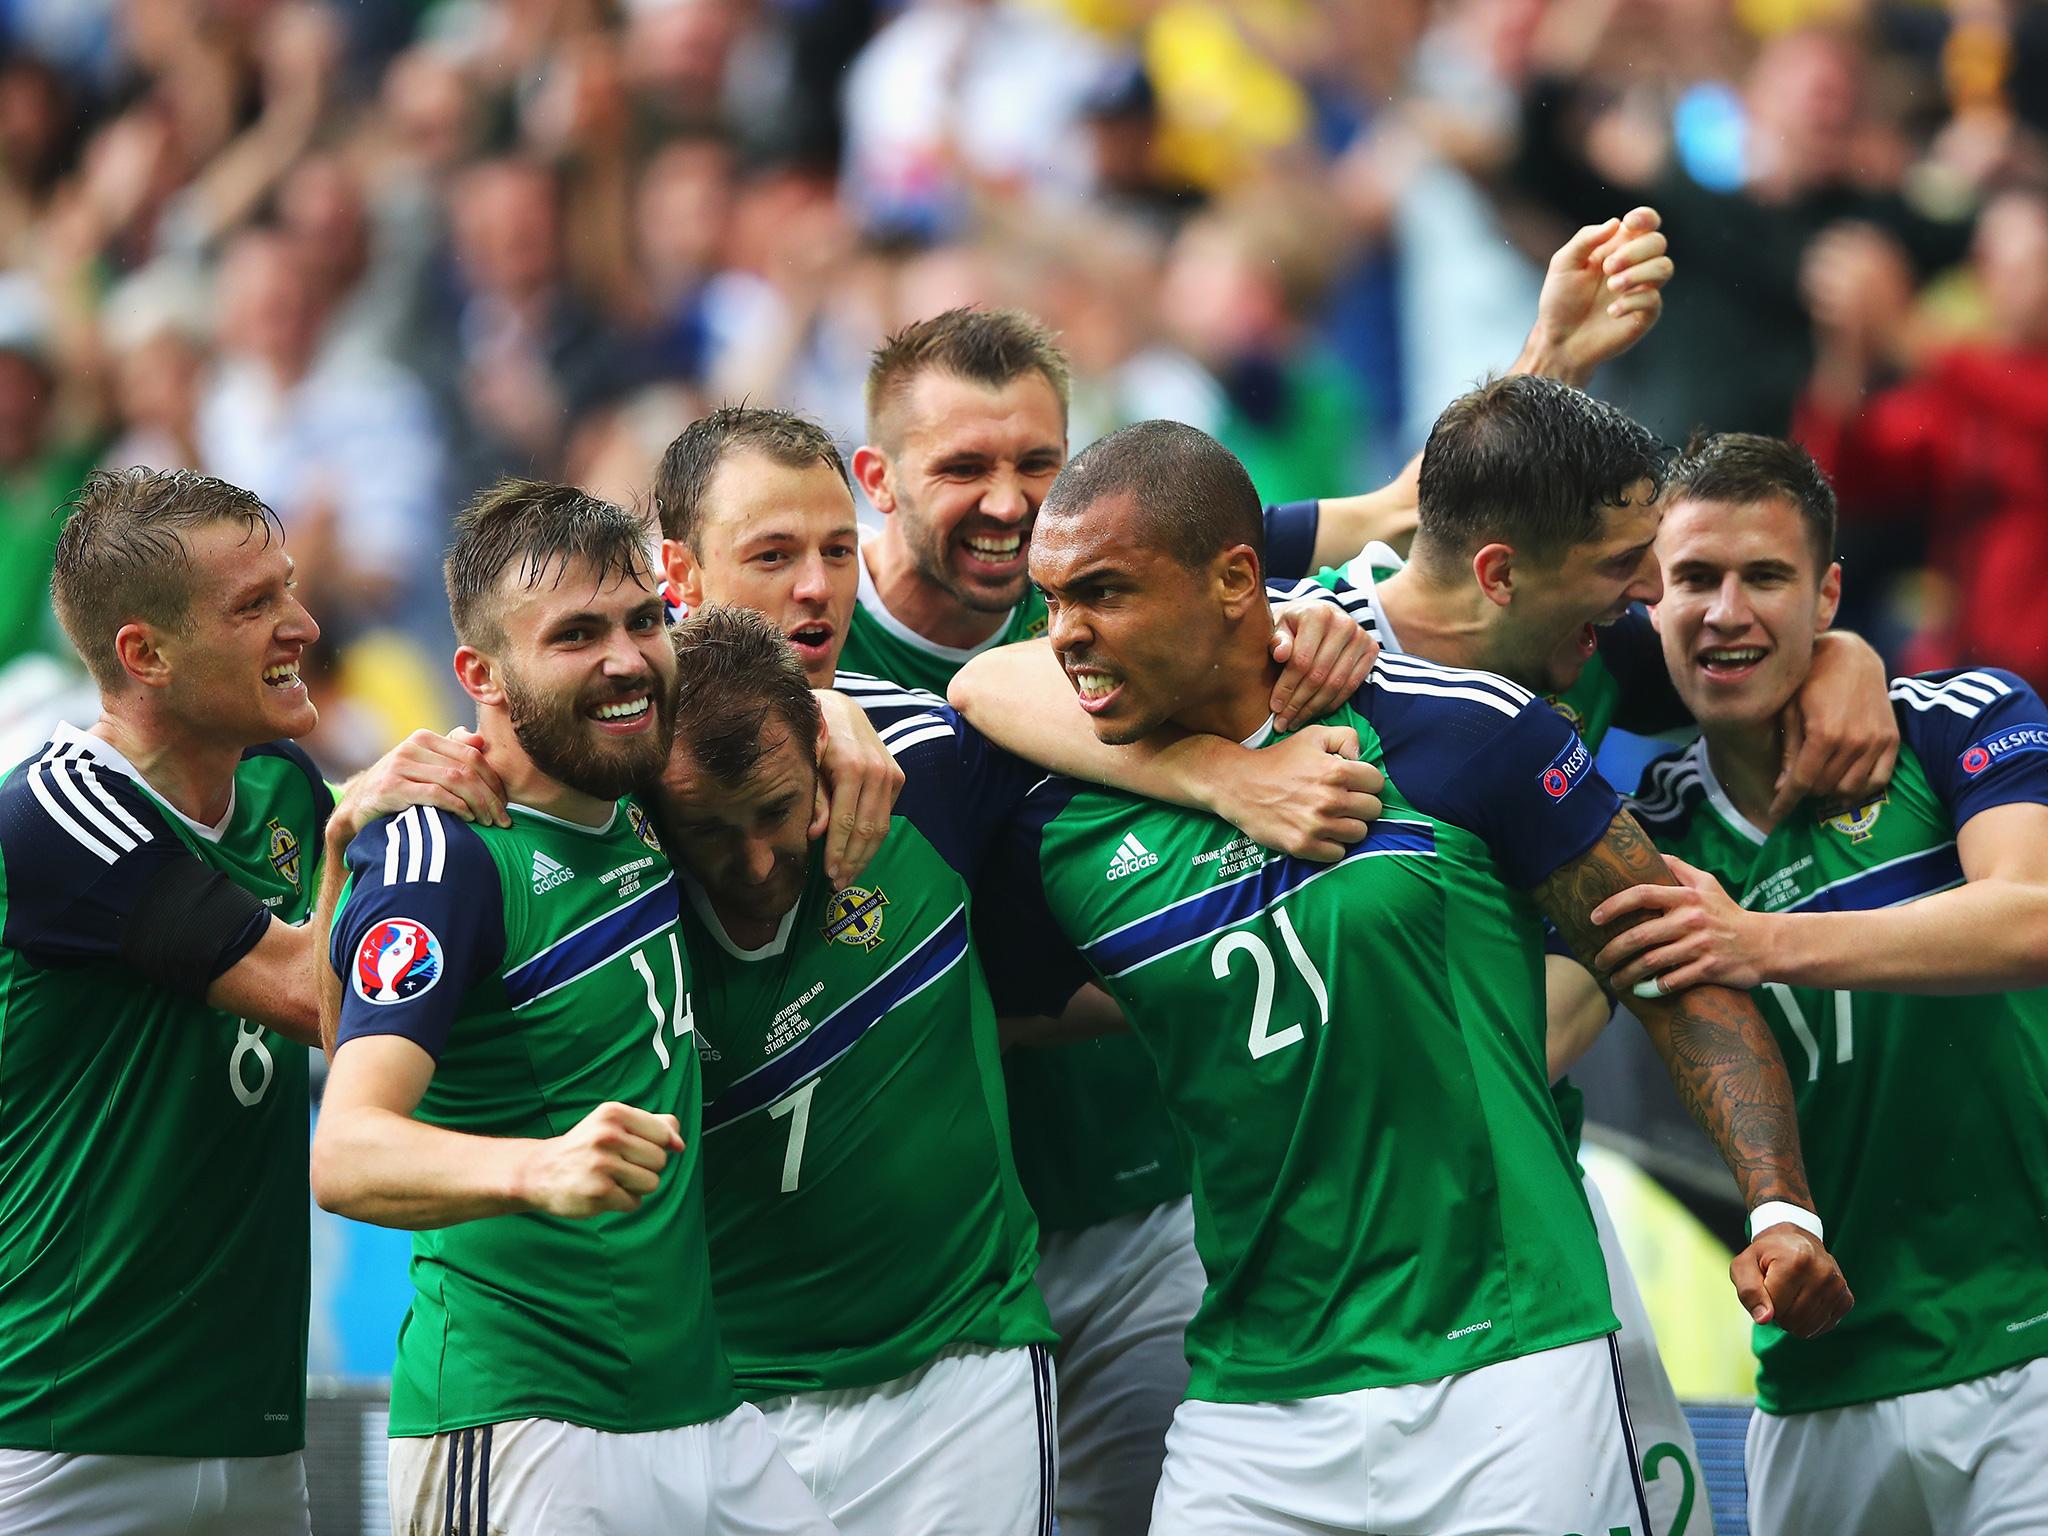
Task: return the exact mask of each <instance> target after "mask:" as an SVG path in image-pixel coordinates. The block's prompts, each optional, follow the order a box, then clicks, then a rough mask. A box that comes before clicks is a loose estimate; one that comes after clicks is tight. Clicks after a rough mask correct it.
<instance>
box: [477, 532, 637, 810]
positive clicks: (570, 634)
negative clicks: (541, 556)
mask: <svg viewBox="0 0 2048 1536" xmlns="http://www.w3.org/2000/svg"><path fill="white" fill-rule="evenodd" d="M502 583H503V584H502V586H501V588H500V592H501V598H502V607H501V608H500V610H499V621H500V624H501V626H502V633H503V639H502V640H501V641H500V642H499V643H498V644H497V646H496V647H495V649H496V651H497V654H496V655H495V656H493V657H491V658H490V660H491V663H492V668H493V671H494V672H495V674H496V680H497V683H498V686H499V688H500V689H501V690H502V693H503V698H502V701H501V703H502V707H503V708H504V710H505V711H506V714H507V715H508V717H509V718H510V720H511V724H512V728H513V731H514V732H515V733H516V734H517V736H518V738H519V745H520V746H521V747H522V748H524V749H525V751H526V754H527V756H528V757H530V758H532V759H533V762H534V765H535V766H536V767H537V768H539V769H540V770H541V772H543V773H545V774H546V775H547V776H548V777H549V778H552V779H554V780H556V781H557V782H558V783H562V784H566V785H568V786H569V787H570V788H571V789H575V790H579V791H581V792H582V793H584V794H587V795H592V796H595V797H597V798H599V799H605V800H609V799H615V798H617V797H618V796H620V795H623V794H627V793H630V792H631V791H632V790H634V789H637V788H640V787H642V786H644V785H647V784H651V783H653V782H654V781H655V779H657V778H658V777H659V776H660V773H661V769H662V765H663V764H664V763H665V762H666V761H667V758H668V747H669V736H670V707H669V684H670V682H671V680H672V679H673V678H674V677H675V652H674V650H673V649H672V647H671V646H670V644H669V639H668V630H667V625H666V622H665V619H664V616H663V613H662V608H661V599H660V597H659V596H657V595H656V593H655V592H654V591H653V590H652V589H651V588H650V587H649V586H647V585H646V584H645V583H643V582H641V581H640V580H638V579H636V578H634V577H632V576H623V577H615V578H613V579H612V580H610V581H609V582H607V583H600V582H599V581H598V579H597V575H596V572H595V571H594V570H593V569H592V568H591V566H590V564H589V563H588V562H587V561H584V560H580V559H579V560H576V561H573V562H571V563H570V564H569V565H568V566H567V568H566V569H563V570H561V571H560V576H559V579H558V580H557V579H554V578H553V576H552V575H543V577H542V579H541V580H540V581H538V582H536V583H534V584H532V585H531V586H525V585H522V584H521V583H520V580H519V572H518V565H517V562H515V563H514V565H513V568H512V569H511V570H508V571H507V572H506V574H505V576H504V577H503V578H502Z"/></svg>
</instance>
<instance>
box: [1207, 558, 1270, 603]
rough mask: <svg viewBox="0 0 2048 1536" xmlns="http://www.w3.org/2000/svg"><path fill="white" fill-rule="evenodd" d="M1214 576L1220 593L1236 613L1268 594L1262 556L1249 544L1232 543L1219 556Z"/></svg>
mask: <svg viewBox="0 0 2048 1536" xmlns="http://www.w3.org/2000/svg"><path fill="white" fill-rule="evenodd" d="M1215 580H1216V590H1217V593H1218V595H1219V596H1221V597H1222V599H1223V602H1224V605H1225V607H1226V608H1227V609H1229V610H1230V611H1231V612H1232V613H1233V614H1235V613H1236V612H1237V611H1239V610H1240V609H1243V608H1247V607H1249V606H1250V605H1251V601H1252V599H1253V598H1254V597H1263V596H1264V595H1265V591H1266V585H1265V582H1264V581H1263V580H1262V579H1261V574H1260V570H1259V556H1258V553H1257V551H1255V550H1254V549H1253V548H1252V547H1251V545H1249V544H1233V545H1231V547H1230V548H1228V549H1226V550H1224V551H1223V553H1222V554H1220V555H1218V556H1217V557H1216V565H1215Z"/></svg>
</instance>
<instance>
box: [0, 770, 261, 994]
mask: <svg viewBox="0 0 2048 1536" xmlns="http://www.w3.org/2000/svg"><path fill="white" fill-rule="evenodd" d="M60 752H61V753H63V755H58V754H59V753H60ZM0 859H4V860H5V864H6V875H7V921H6V926H5V930H4V935H0V937H4V941H5V943H6V944H7V945H8V946H9V947H10V948H12V949H15V950H17V951H19V952H20V953H22V954H24V955H26V956H27V957H28V958H29V959H30V960H32V961H34V962H35V963H36V964H37V965H41V966H46V967H49V968H50V969H53V970H55V969H76V968H78V967H81V966H87V965H104V964H112V965H118V966H121V967H123V968H125V969H127V970H129V971H132V972H133V973H135V974H137V975H140V976H141V977H143V978H144V979H145V980H147V981H149V982H152V983H154V984H156V985H159V986H165V987H169V988H171V989H173V990H175V991H179V992H182V993H186V994H188V995H203V994H204V992H205V991H206V988H207V986H208V985H209V984H211V982H212V981H213V979H214V978H215V977H217V976H219V975H220V974H221V973H222V972H223V971H226V970H227V969H228V968H229V967H231V966H232V965H234V964H235V962H236V961H238V960H240V959H241V958H242V957H243V956H244V955H246V954H247V953H248V952H249V951H250V950H252V949H254V948H255V947H256V944H257V941H258V940H260V939H261V938H262V937H263V935H264V933H265V931H266V930H267V929H268V928H269V927H270V922H271V917H270V913H269V912H268V911H267V910H266V909H265V908H264V906H263V904H262V903H261V902H260V901H258V900H257V899H256V897H254V896H252V895H250V894H249V893H248V892H247V891H244V890H243V889H242V888H241V887H240V886H238V885H236V884H235V883H234V882H233V881H232V880H230V879H229V878H228V877H227V876H226V875H225V874H222V873H221V872H220V871H219V870H216V869H214V868H213V867H212V866H211V865H209V864H207V863H206V862H205V861H204V860H202V859H201V858H200V857H199V856H198V855H197V854H196V853H194V852H193V851H192V849H191V848H190V847H189V846H188V845H187V844H186V843H185V841H184V840H183V839H182V838H180V837H179V836H178V835H177V834H176V833H175V832H174V831H172V830H171V827H170V824H169V823H168V822H167V821H166V820H165V818H164V815H163V812H162V811H160V810H159V809H158V808H157V806H156V804H155V802H154V801H152V800H151V799H150V798H149V797H148V796H147V795H145V794H143V793H142V791H141V790H139V789H137V788H136V787H135V785H134V784H133V783H132V782H130V781H129V779H128V778H127V776H126V775H124V774H122V773H120V772H118V771H116V770H114V769H112V768H110V767H108V766H106V765H105V764H102V763H98V762H95V761H94V760H93V759H92V758H91V757H90V756H87V755H84V754H83V753H82V752H81V751H80V750H79V749H78V748H77V747H75V746H74V747H72V748H70V749H64V748H61V747H53V748H52V749H51V752H50V754H48V755H46V756H44V757H42V758H41V759H39V760H37V761H35V762H32V763H28V764H26V765H24V766H23V767H22V768H21V769H19V770H18V771H17V772H16V773H15V775H14V776H13V778H12V779H11V780H10V781H9V782H8V784H7V785H6V787H5V789H4V790H0Z"/></svg>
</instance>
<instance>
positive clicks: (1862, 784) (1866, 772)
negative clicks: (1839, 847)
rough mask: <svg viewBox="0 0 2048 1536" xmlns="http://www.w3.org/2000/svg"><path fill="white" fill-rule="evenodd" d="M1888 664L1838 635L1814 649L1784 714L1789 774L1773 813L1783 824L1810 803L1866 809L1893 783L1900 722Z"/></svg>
mask: <svg viewBox="0 0 2048 1536" xmlns="http://www.w3.org/2000/svg"><path fill="white" fill-rule="evenodd" d="M1890 687H1891V679H1890V678H1889V676H1887V673H1886V668H1885V664H1884V658H1883V657H1881V656H1879V655H1878V654H1877V652H1876V651H1874V650H1872V649H1871V648H1870V646H1869V645H1868V644H1867V643H1866V642H1865V641H1863V640H1861V639H1858V638H1857V637H1856V636H1854V635H1851V634H1845V633H1842V632H1840V631H1835V632H1831V633H1828V634H1824V635H1822V636H1821V637H1820V639H1819V640H1818V641H1816V642H1815V644H1814V648H1813V669H1812V670H1811V671H1810V672H1809V673H1807V676H1806V681H1805V682H1804V683H1802V684H1801V685H1800V687H1799V692H1798V693H1796V694H1794V695H1793V697H1792V701H1791V702H1790V703H1789V704H1787V705H1786V706H1785V711H1784V716H1783V719H1782V720H1781V722H1780V723H1781V725H1782V726H1783V728H1784V737H1785V760H1784V768H1783V770H1782V771H1781V772H1780V773H1779V775H1778V789H1777V794H1776V795H1775V797H1774V798H1773V799H1772V801H1771V812H1772V814H1773V815H1776V816H1783V815H1785V814H1786V813H1787V812H1789V811H1790V810H1791V809H1792V807H1793V806H1795V805H1797V804H1798V803H1799V802H1800V801H1801V800H1804V799H1806V798H1808V797H1809V796H1811V797H1812V798H1814V799H1817V800H1820V801H1823V802H1824V803H1826V804H1829V805H1837V804H1843V805H1861V804H1862V803H1863V802H1865V801H1867V800H1871V799H1875V798H1876V797H1877V796H1878V795H1880V794H1882V793H1883V792H1884V789H1885V786H1886V785H1888V784H1889V783H1891V778H1892V769H1893V768H1895V767H1896V766H1897V765H1898V761H1899V719H1898V716H1897V715H1896V714H1895V713H1894V712H1893V710H1892V702H1891V695H1890Z"/></svg>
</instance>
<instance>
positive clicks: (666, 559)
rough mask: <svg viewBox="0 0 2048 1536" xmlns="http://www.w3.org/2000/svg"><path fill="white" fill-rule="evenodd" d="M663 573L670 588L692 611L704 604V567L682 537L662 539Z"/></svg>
mask: <svg viewBox="0 0 2048 1536" xmlns="http://www.w3.org/2000/svg"><path fill="white" fill-rule="evenodd" d="M661 574H662V575H663V576H664V577H665V578H666V579H667V581H668V585H669V590H670V591H671V592H673V593H674V594H675V595H676V597H678V598H679V599H681V601H682V604H683V606H684V607H685V608H687V609H689V610H690V612H692V613H695V612H696V611H697V610H698V609H699V608H702V607H703V606H704V567H703V566H702V565H700V564H699V563H698V561H697V557H696V556H695V555H694V554H692V553H691V552H690V546H689V545H688V544H686V543H684V542H683V541H682V540H681V539H663V540H662V541H661Z"/></svg>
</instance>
